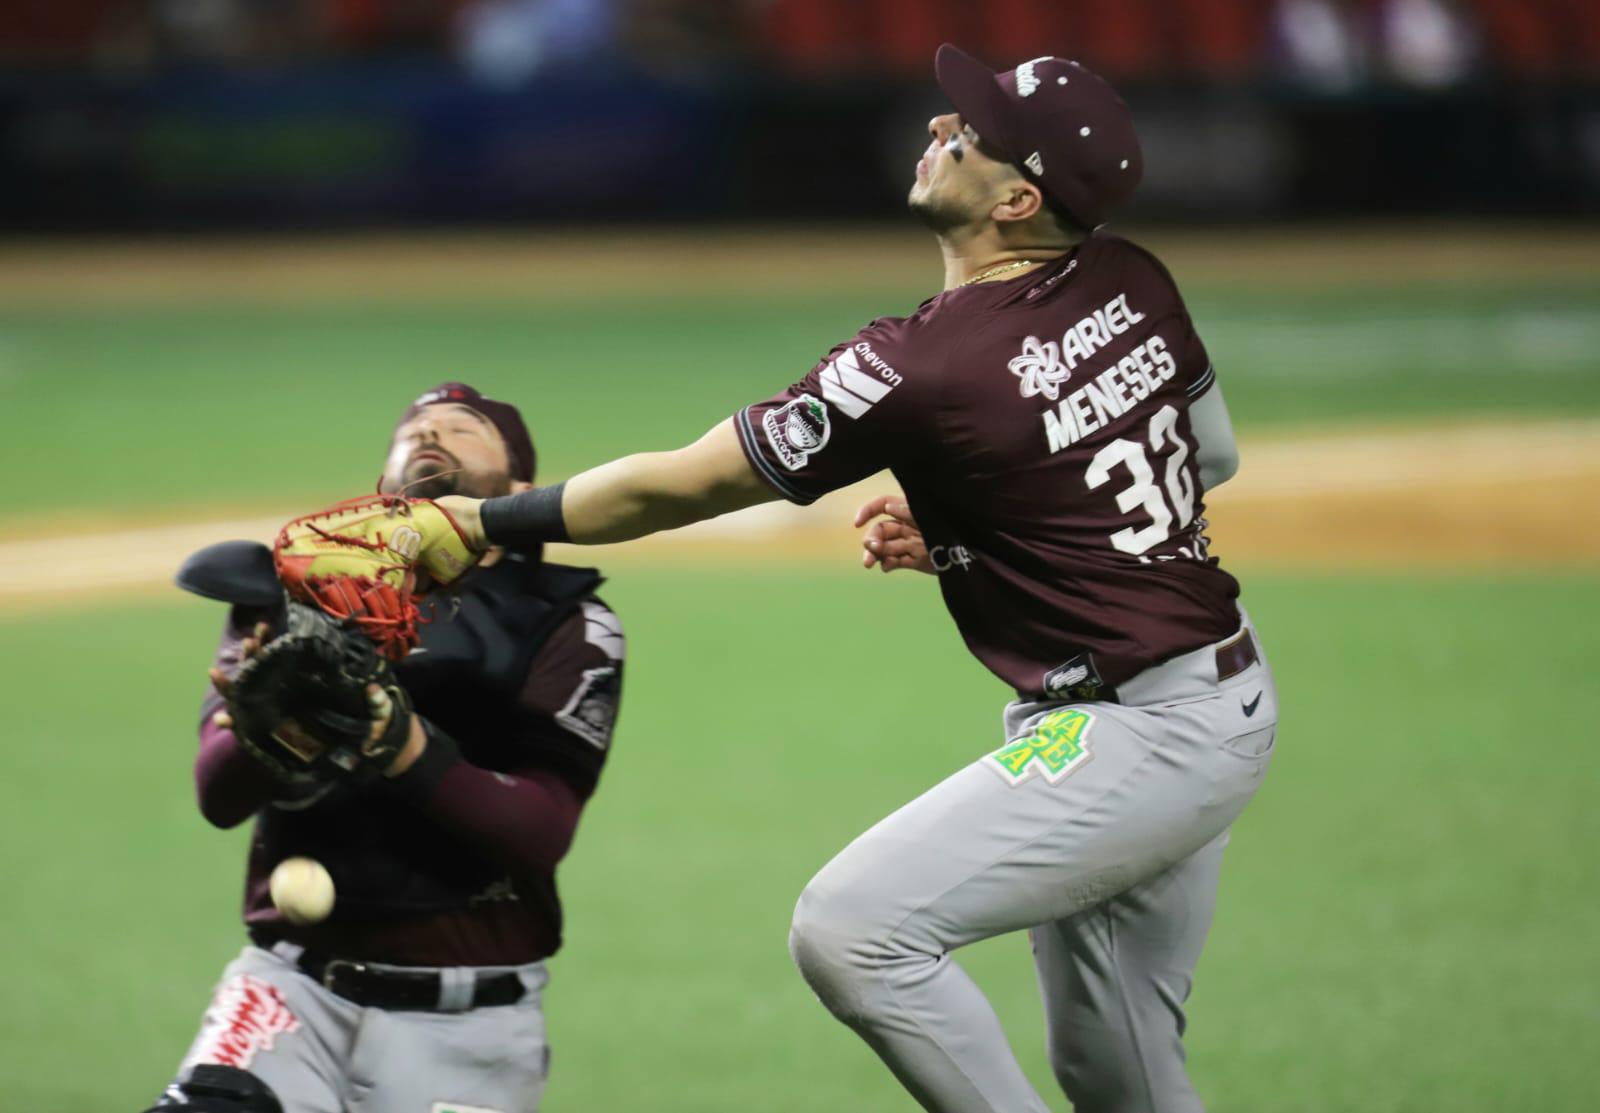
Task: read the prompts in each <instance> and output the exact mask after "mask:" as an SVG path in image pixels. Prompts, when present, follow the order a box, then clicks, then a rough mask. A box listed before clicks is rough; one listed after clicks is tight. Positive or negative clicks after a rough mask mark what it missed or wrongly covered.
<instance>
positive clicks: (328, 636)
mask: <svg viewBox="0 0 1600 1113" xmlns="http://www.w3.org/2000/svg"><path fill="white" fill-rule="evenodd" d="M372 685H376V686H377V690H376V691H370V690H369V689H370V688H371V686H372ZM226 699H227V702H228V714H229V715H230V716H231V717H232V719H233V733H234V736H235V737H236V738H238V739H239V741H240V742H242V743H243V744H244V746H245V748H246V749H247V750H248V751H249V752H250V753H251V754H252V755H253V756H254V757H255V758H257V759H258V760H259V761H261V763H262V764H264V765H265V766H266V767H267V768H268V769H270V770H272V772H273V774H274V775H275V776H276V777H277V778H278V779H279V780H282V781H285V782H288V783H293V784H302V785H303V784H307V783H317V784H321V783H326V782H328V781H331V780H334V779H336V778H339V777H345V776H350V775H353V774H354V775H363V776H373V775H378V774H381V773H382V772H383V771H384V770H385V769H387V768H388V767H389V765H390V764H391V763H392V762H393V761H394V759H395V755H397V754H398V753H399V752H400V751H401V749H403V748H404V746H405V743H406V738H407V736H408V735H409V734H410V731H411V702H410V700H409V699H408V698H407V696H406V693H405V689H403V688H402V687H400V684H399V682H398V681H397V680H396V679H395V676H394V673H393V672H392V671H391V670H390V668H389V664H388V662H387V661H385V660H384V659H383V657H382V656H380V655H379V653H378V649H377V646H375V645H374V644H373V643H372V641H371V639H369V638H368V637H367V636H366V635H365V634H363V633H362V632H361V631H360V630H359V629H358V628H357V627H356V626H355V625H354V623H350V622H341V621H339V620H338V619H335V618H332V617H331V616H329V615H327V614H325V613H323V612H322V611H320V610H317V609H315V608H313V607H308V606H305V605H303V604H301V603H294V602H291V603H290V604H289V605H288V625H287V628H286V629H285V631H284V633H283V634H282V635H280V636H279V637H277V638H274V639H273V640H272V641H270V642H267V643H266V644H265V645H264V646H262V647H261V649H260V651H259V652H257V653H256V654H254V655H253V656H251V657H249V658H248V659H246V661H245V662H244V664H243V665H242V666H241V667H240V669H239V671H238V673H236V674H235V675H234V677H233V681H232V683H231V684H230V685H229V686H228V688H227V692H226ZM385 715H388V716H389V722H388V724H387V726H386V727H385V728H384V731H383V733H382V734H381V735H380V736H379V737H377V738H373V737H372V730H373V726H374V724H376V723H377V722H378V721H379V720H380V719H382V718H383V717H384V716H385Z"/></svg>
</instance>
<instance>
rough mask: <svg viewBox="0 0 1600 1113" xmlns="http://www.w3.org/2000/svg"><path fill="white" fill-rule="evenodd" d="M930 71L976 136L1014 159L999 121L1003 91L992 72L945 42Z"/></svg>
mask: <svg viewBox="0 0 1600 1113" xmlns="http://www.w3.org/2000/svg"><path fill="white" fill-rule="evenodd" d="M933 72H934V76H935V77H936V78H937V79H938V81H939V88H941V89H943V90H944V95H945V96H947V97H949V98H950V103H951V104H953V105H955V109H956V111H957V112H959V113H960V114H961V119H962V120H963V121H964V122H965V123H968V124H971V125H972V127H973V128H974V129H975V130H976V131H977V133H978V136H979V138H981V139H982V140H984V142H985V143H987V144H989V145H990V146H992V147H994V148H995V149H996V150H997V151H1000V152H1001V153H1003V154H1004V155H1005V156H1006V157H1007V158H1015V157H1016V154H1015V152H1014V151H1012V150H1011V138H1010V136H1009V135H1007V134H1006V131H1005V128H1004V127H1003V126H1002V124H1001V121H1002V120H1003V119H1004V115H1003V112H1004V102H1005V93H1004V92H1002V91H1001V89H1000V86H999V84H998V83H997V82H996V81H995V73H994V71H993V70H991V69H990V68H989V67H988V66H986V65H984V64H983V63H982V62H980V61H978V60H977V59H976V58H974V57H973V56H972V55H970V54H968V53H967V52H966V51H964V50H961V49H959V48H958V47H954V46H951V45H950V44H949V43H945V44H944V45H943V46H941V47H940V48H939V53H938V54H936V55H934V59H933Z"/></svg>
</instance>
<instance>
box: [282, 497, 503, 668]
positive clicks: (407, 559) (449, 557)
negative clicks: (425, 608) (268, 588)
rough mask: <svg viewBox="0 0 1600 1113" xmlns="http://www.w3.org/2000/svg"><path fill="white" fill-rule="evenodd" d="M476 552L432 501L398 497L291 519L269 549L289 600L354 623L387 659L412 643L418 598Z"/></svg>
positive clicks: (464, 567) (462, 570) (454, 575)
mask: <svg viewBox="0 0 1600 1113" xmlns="http://www.w3.org/2000/svg"><path fill="white" fill-rule="evenodd" d="M480 555H481V554H479V553H476V552H474V551H473V550H472V548H471V547H470V546H469V545H468V544H467V539H466V537H465V536H464V535H463V534H462V532H461V529H460V527H459V526H457V525H456V523H455V519H453V518H451V517H450V515H449V514H448V513H446V512H445V510H444V509H443V508H442V507H440V506H439V505H438V504H437V503H435V502H434V501H433V500H432V499H413V498H406V497H404V496H400V495H368V496H366V497H364V498H358V499H350V500H348V501H346V502H340V503H335V504H334V505H333V506H330V507H328V508H327V509H325V510H319V511H317V512H316V513H314V514H307V515H305V516H304V517H302V518H296V519H295V520H294V521H292V522H290V523H289V524H288V525H286V526H284V527H283V529H282V531H280V532H279V534H278V539H277V542H276V543H275V544H274V545H273V547H272V560H273V564H274V566H275V567H276V568H277V571H278V578H279V579H280V580H282V581H283V586H284V587H285V588H287V589H288V592H289V596H290V598H293V599H298V600H299V601H301V602H303V603H309V604H311V605H313V606H316V607H319V608H321V609H322V610H324V611H326V612H327V613H328V614H330V615H332V616H333V617H335V618H337V619H348V620H350V621H352V622H354V623H355V624H356V626H357V627H358V628H359V629H360V630H361V631H362V633H364V634H366V635H367V636H368V637H369V638H371V639H372V640H373V642H374V643H376V644H377V646H378V650H379V652H380V653H382V654H383V655H384V656H385V657H387V658H388V659H389V660H391V661H399V660H401V659H403V658H404V657H405V655H406V654H407V653H409V652H411V650H412V649H413V648H415V647H416V645H417V640H418V639H417V622H418V615H417V606H416V597H417V596H419V595H422V594H425V593H426V592H427V591H428V590H430V589H431V588H433V587H434V586H443V585H445V584H449V583H451V582H452V581H454V580H457V579H459V578H460V577H461V576H463V575H465V574H466V572H467V571H468V570H469V569H471V568H472V566H473V565H474V564H476V563H477V562H478V558H479V556H480Z"/></svg>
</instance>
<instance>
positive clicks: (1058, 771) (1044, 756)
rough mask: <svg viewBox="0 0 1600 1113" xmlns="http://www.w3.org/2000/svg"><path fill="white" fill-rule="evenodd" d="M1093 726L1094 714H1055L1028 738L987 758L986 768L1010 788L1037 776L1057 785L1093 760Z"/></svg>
mask: <svg viewBox="0 0 1600 1113" xmlns="http://www.w3.org/2000/svg"><path fill="white" fill-rule="evenodd" d="M1092 726H1094V715H1093V713H1092V712H1089V711H1083V710H1080V709H1078V708H1075V707H1069V708H1063V709H1062V710H1060V711H1052V712H1051V713H1050V714H1048V715H1046V716H1045V717H1044V718H1043V719H1041V720H1039V723H1038V724H1037V725H1036V726H1035V727H1034V728H1033V730H1032V731H1030V732H1029V733H1028V734H1025V735H1023V736H1022V737H1021V738H1018V739H1016V740H1014V741H1011V742H1007V743H1006V744H1005V745H1004V746H1001V747H1000V748H999V749H998V750H996V751H995V752H994V753H992V754H990V755H989V756H988V757H986V758H984V764H985V765H988V766H989V767H990V768H991V769H993V770H994V771H995V772H996V773H998V774H1000V776H1001V777H1002V778H1004V780H1005V782H1006V783H1007V784H1010V785H1019V784H1021V783H1022V782H1024V781H1026V780H1027V779H1028V778H1029V777H1031V776H1033V775H1034V774H1035V773H1038V774H1039V775H1040V776H1041V777H1043V778H1044V779H1045V780H1047V781H1049V782H1050V783H1051V784H1056V783H1058V782H1060V780H1061V779H1062V778H1063V777H1065V776H1067V775H1068V774H1069V773H1071V772H1072V771H1073V770H1074V769H1076V768H1077V767H1078V766H1080V765H1082V764H1083V763H1084V762H1086V761H1088V760H1089V758H1090V756H1091V755H1090V753H1089V728H1090V727H1092Z"/></svg>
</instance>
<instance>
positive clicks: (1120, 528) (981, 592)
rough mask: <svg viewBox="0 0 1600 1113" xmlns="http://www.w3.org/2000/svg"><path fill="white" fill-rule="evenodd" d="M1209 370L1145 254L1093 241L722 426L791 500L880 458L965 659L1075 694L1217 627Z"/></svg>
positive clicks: (943, 297) (1222, 586)
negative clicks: (1209, 509) (1193, 411)
mask: <svg viewBox="0 0 1600 1113" xmlns="http://www.w3.org/2000/svg"><path fill="white" fill-rule="evenodd" d="M1213 382H1214V376H1213V372H1212V369H1211V365H1210V362H1209V361H1208V359H1207V357H1206V352H1205V348H1204V346H1203V345H1202V344H1201V342H1200V338H1199V337H1198V336H1197V335H1196V334H1195V330H1194V326H1193V324H1192V323H1191V321H1190V319H1189V314H1188V312H1187V310H1186V309H1185V308H1184V304H1183V299H1182V298H1181V297H1180V296H1179V294H1178V290H1177V287H1176V286H1175V285H1174V284H1173V281H1172V278H1171V276H1170V275H1169V274H1168V273H1167V271H1166V269H1165V268H1164V267H1163V266H1162V265H1161V264H1160V262H1159V261H1157V260H1156V258H1155V257H1154V256H1152V255H1151V254H1150V253H1149V252H1147V251H1145V250H1143V249H1142V248H1139V247H1137V246H1135V245H1134V244H1131V243H1129V242H1128V241H1126V240H1122V239H1118V238H1115V237H1111V236H1099V235H1096V236H1092V237H1090V238H1089V239H1088V240H1086V241H1085V242H1083V243H1082V244H1080V245H1079V246H1078V247H1076V248H1075V249H1074V250H1073V251H1071V252H1070V253H1069V254H1067V255H1066V256H1064V257H1062V258H1060V259H1058V260H1055V261H1053V262H1052V263H1050V264H1048V265H1046V266H1044V267H1042V268H1039V269H1038V270H1035V271H1032V272H1029V273H1028V274H1025V275H1023V276H1021V277H1019V278H1016V279H1012V280H1011V281H996V282H990V283H979V284H976V285H973V286H965V287H958V288H956V289H953V290H949V291H946V292H945V293H942V294H940V295H938V296H937V297H934V298H931V299H929V300H928V301H926V302H924V303H923V304H922V305H921V306H920V307H919V308H918V309H917V311H916V312H915V313H913V314H912V315H911V316H909V317H903V318H899V317H886V318H881V319H879V320H876V321H874V322H872V323H871V324H870V325H868V326H867V327H866V328H864V329H862V330H861V331H860V332H859V333H858V334H857V335H856V336H855V337H854V338H852V339H851V340H849V341H847V342H845V343H844V344H841V345H839V346H838V347H836V348H834V349H833V350H832V351H831V352H829V353H828V355H827V356H826V357H825V358H824V359H823V360H822V362H821V363H819V364H817V366H816V367H815V368H813V369H812V371H811V373H810V374H809V375H807V376H806V377H805V378H804V379H802V380H800V381H799V382H798V383H795V384H794V385H793V386H791V387H790V388H789V389H788V390H786V391H784V392H783V393H781V394H779V395H778V396H777V397H775V398H772V399H769V400H768V401H765V402H759V403H757V404H755V405H753V406H748V407H746V408H745V409H743V410H741V411H740V412H739V413H738V415H737V416H736V418H735V425H736V427H737V429H738V433H739V439H740V442H741V444H742V445H743V447H744V451H745V453H746V455H747V456H749V458H750V461H751V463H752V465H753V466H754V467H755V468H756V470H757V471H758V472H760V474H761V475H762V476H763V477H764V478H765V479H766V480H767V482H769V483H770V484H771V485H772V486H773V487H774V488H776V489H777V490H778V492H779V493H781V494H782V495H783V496H784V497H785V498H788V499H790V500H791V501H794V502H797V503H807V502H810V501H812V500H813V499H815V498H817V497H818V496H819V495H821V494H823V493H825V492H827V491H830V490H833V489H835V488H838V487H842V486H845V485H846V484H849V483H853V482H855V481H857V480H860V479H863V478H865V477H867V476H869V475H872V474H873V473H874V472H877V471H879V470H881V469H883V468H889V469H892V471H893V472H894V475H895V478H896V479H897V480H899V482H900V484H901V486H902V487H903V489H904V490H905V493H906V496H907V500H908V501H909V503H910V505H911V510H912V513H913V515H914V516H915V517H916V519H917V523H918V525H919V526H920V527H921V529H922V531H923V535H924V537H925V539H926V541H927V544H928V547H929V553H930V555H931V557H932V559H933V563H934V566H935V568H936V569H937V570H938V573H939V584H940V587H941V589H942V591H943V594H944V598H945V602H946V605H947V606H948V607H949V609H950V613H951V615H952V616H953V617H954V618H955V621H956V624H957V626H958V627H959V628H960V630H961V634H962V636H963V637H964V638H965V639H966V643H967V645H968V647H969V648H970V649H971V650H972V652H973V654H975V655H976V656H977V658H978V659H979V660H980V661H982V662H983V663H984V664H985V665H986V666H987V667H988V668H989V669H990V670H991V671H992V672H994V673H995V675H997V676H999V677H1000V678H1001V679H1002V680H1004V681H1005V682H1006V683H1007V684H1009V685H1011V686H1012V687H1013V688H1015V689H1016V690H1017V691H1018V693H1019V694H1021V695H1024V696H1035V697H1036V696H1046V697H1057V698H1059V697H1065V696H1068V695H1072V696H1087V695H1092V694H1094V693H1095V692H1096V691H1099V692H1100V693H1101V694H1105V690H1106V688H1108V687H1114V686H1115V685H1116V684H1117V683H1118V682H1119V681H1122V680H1126V679H1127V678H1128V677H1130V676H1132V675H1134V674H1135V673H1137V672H1139V671H1140V670H1142V669H1144V668H1147V667H1148V666H1150V665H1152V664H1155V663H1157V662H1159V661H1162V660H1165V659H1167V658H1169V657H1172V656H1175V655H1177V654H1179V653H1184V652H1187V651H1189V650H1192V649H1196V648H1199V647H1200V646H1203V645H1206V644H1208V643H1210V642H1213V641H1217V640H1219V639H1221V638H1225V637H1227V636H1228V635H1230V634H1232V633H1233V632H1234V631H1235V630H1237V629H1238V627H1239V615H1238V611H1237V608H1236V606H1235V603H1234V600H1235V598H1236V597H1237V595H1238V590H1239V589H1238V584H1237V583H1236V582H1235V581H1234V579H1233V577H1232V576H1230V575H1228V574H1227V573H1226V572H1224V571H1222V570H1221V569H1220V568H1218V567H1217V562H1216V561H1215V559H1213V558H1211V557H1209V556H1208V555H1207V552H1206V543H1207V542H1206V538H1205V537H1204V536H1203V531H1204V530H1205V527H1206V521H1205V518H1204V513H1205V505H1204V500H1203V498H1202V491H1201V489H1200V481H1199V470H1198V467H1197V465H1196V461H1195V443H1194V439H1193V436H1192V434H1191V432H1190V427H1189V406H1190V404H1191V403H1192V402H1193V401H1194V400H1195V399H1196V398H1198V397H1199V396H1200V395H1202V394H1204V393H1205V391H1206V390H1207V389H1209V388H1210V387H1211V385H1212V383H1213Z"/></svg>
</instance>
